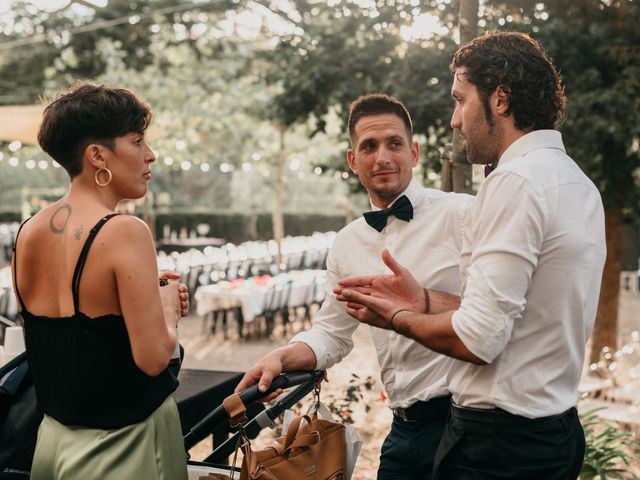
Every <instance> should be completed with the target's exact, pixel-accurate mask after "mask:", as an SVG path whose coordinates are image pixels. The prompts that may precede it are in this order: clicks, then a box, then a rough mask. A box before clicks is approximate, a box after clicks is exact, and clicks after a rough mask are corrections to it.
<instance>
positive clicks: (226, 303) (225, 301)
mask: <svg viewBox="0 0 640 480" xmlns="http://www.w3.org/2000/svg"><path fill="white" fill-rule="evenodd" d="M270 282H271V283H269V284H267V283H262V284H259V283H256V282H254V281H251V280H250V281H244V280H240V281H237V282H219V283H216V284H211V285H206V286H201V287H199V288H198V289H197V290H196V292H195V294H194V298H195V301H196V313H197V315H198V316H200V317H204V316H206V315H207V314H209V313H211V312H214V311H217V310H224V309H229V308H234V307H241V310H242V318H243V321H244V322H245V323H250V322H252V321H254V320H255V318H256V317H257V316H259V315H261V314H262V313H263V312H264V310H265V308H266V307H267V305H266V303H267V296H268V294H269V289H270V288H278V287H279V288H282V289H285V290H286V293H285V295H283V298H282V304H281V305H278V307H281V308H285V307H298V306H303V305H305V304H308V303H309V302H311V301H321V300H322V298H323V297H324V284H325V272H324V271H294V272H289V273H286V274H282V275H280V276H276V277H273V278H272V279H271V280H270Z"/></svg>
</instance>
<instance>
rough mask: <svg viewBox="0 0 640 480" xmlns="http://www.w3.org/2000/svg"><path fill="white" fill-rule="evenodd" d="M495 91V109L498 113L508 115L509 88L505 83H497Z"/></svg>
mask: <svg viewBox="0 0 640 480" xmlns="http://www.w3.org/2000/svg"><path fill="white" fill-rule="evenodd" d="M494 93H495V102H494V105H495V109H496V113H497V114H498V115H502V116H503V117H506V116H508V115H509V113H508V111H509V98H510V97H511V90H510V89H509V88H508V87H507V86H505V85H498V87H497V88H496V91H495V92H494Z"/></svg>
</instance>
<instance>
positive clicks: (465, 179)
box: [441, 0, 479, 193]
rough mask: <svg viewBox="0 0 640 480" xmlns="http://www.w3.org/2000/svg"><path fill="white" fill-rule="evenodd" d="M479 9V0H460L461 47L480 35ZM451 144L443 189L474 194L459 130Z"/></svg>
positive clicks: (443, 171)
mask: <svg viewBox="0 0 640 480" xmlns="http://www.w3.org/2000/svg"><path fill="white" fill-rule="evenodd" d="M478 7H479V0H460V17H459V30H460V45H464V44H465V43H467V42H468V41H469V40H472V39H473V38H475V37H476V35H478ZM451 144H452V154H451V161H450V162H449V164H448V165H447V166H445V165H444V164H443V169H442V174H443V175H442V187H441V188H442V190H444V191H448V192H450V191H454V192H462V193H473V184H472V181H471V178H472V168H471V163H469V161H468V160H467V153H466V152H465V150H464V147H463V145H462V138H461V137H460V132H459V131H458V130H454V132H453V139H452V141H451Z"/></svg>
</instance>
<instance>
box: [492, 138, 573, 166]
mask: <svg viewBox="0 0 640 480" xmlns="http://www.w3.org/2000/svg"><path fill="white" fill-rule="evenodd" d="M541 148H557V149H559V150H562V151H563V152H564V151H565V149H564V144H563V143H562V135H561V134H560V132H558V131H557V130H534V131H533V132H529V133H527V134H526V135H523V136H522V137H520V138H519V139H517V140H516V141H515V142H513V143H512V144H511V145H509V147H507V149H506V150H505V151H504V152H503V153H502V155H501V156H500V160H499V161H498V166H501V165H504V164H505V163H507V162H509V161H510V160H513V159H514V158H518V157H522V156H524V155H526V154H528V153H531V152H533V151H534V150H539V149H541ZM565 153H566V152H565Z"/></svg>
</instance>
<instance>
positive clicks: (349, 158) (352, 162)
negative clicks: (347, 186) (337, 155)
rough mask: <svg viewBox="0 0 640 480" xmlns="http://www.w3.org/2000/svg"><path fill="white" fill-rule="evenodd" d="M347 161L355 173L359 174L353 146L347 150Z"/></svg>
mask: <svg viewBox="0 0 640 480" xmlns="http://www.w3.org/2000/svg"><path fill="white" fill-rule="evenodd" d="M347 162H348V163H349V168H350V169H351V171H352V172H353V173H354V175H358V166H357V165H356V156H355V154H354V153H353V149H352V148H350V149H349V150H347Z"/></svg>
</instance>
